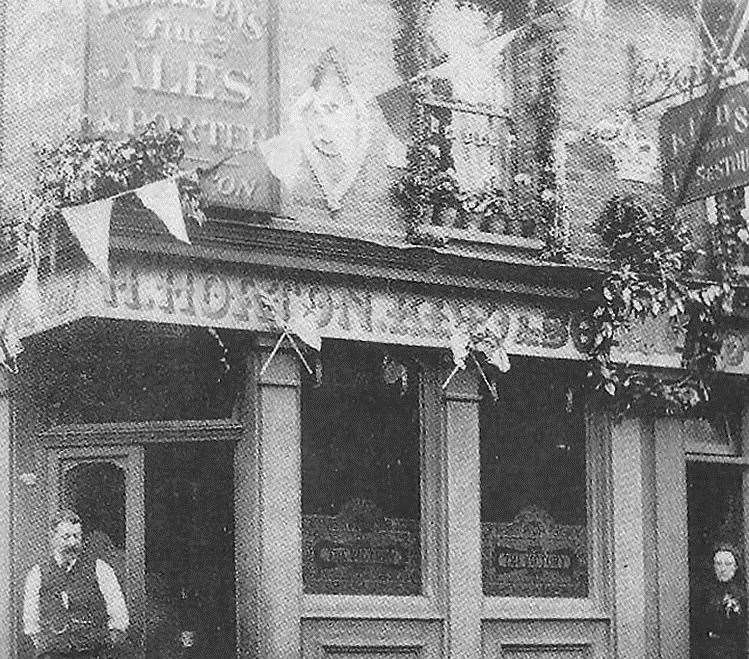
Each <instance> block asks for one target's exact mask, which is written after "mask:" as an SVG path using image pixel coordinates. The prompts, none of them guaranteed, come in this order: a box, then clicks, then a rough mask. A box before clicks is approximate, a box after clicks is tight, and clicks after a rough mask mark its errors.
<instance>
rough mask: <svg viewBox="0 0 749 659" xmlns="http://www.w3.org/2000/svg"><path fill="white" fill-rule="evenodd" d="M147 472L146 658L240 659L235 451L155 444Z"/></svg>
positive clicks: (149, 449) (215, 445)
mask: <svg viewBox="0 0 749 659" xmlns="http://www.w3.org/2000/svg"><path fill="white" fill-rule="evenodd" d="M144 472H145V473H144V477H145V488H144V500H145V581H146V602H147V604H146V608H147V610H146V629H145V638H146V657H153V658H154V659H155V658H157V657H159V658H160V657H182V656H186V655H187V656H190V657H226V658H227V659H228V658H231V657H234V656H235V653H236V647H235V646H236V643H235V615H236V613H235V597H234V497H233V487H234V483H233V481H234V473H233V444H231V443H228V442H212V441H208V442H203V441H201V442H185V443H164V444H151V445H148V446H146V449H145V460H144Z"/></svg>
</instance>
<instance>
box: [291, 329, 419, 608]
mask: <svg viewBox="0 0 749 659" xmlns="http://www.w3.org/2000/svg"><path fill="white" fill-rule="evenodd" d="M383 357H384V353H383V352H382V351H380V350H375V349H369V348H362V347H353V346H351V345H347V344H343V343H335V344H331V345H326V346H324V349H323V356H322V363H323V377H322V383H321V384H320V385H319V386H316V383H314V382H311V381H310V382H306V383H305V385H304V387H303V394H302V516H303V520H302V541H303V577H304V591H305V592H306V593H328V594H359V595H414V594H418V593H420V592H421V542H420V496H419V489H420V468H419V460H420V433H419V406H418V387H417V378H416V375H415V373H413V372H412V370H410V369H407V368H406V367H404V366H402V365H401V364H400V363H399V362H393V361H386V362H385V363H383Z"/></svg>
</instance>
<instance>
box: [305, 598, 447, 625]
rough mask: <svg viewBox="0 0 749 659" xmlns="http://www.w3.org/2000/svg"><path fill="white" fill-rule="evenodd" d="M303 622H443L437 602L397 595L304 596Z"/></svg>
mask: <svg viewBox="0 0 749 659" xmlns="http://www.w3.org/2000/svg"><path fill="white" fill-rule="evenodd" d="M302 617H304V618H360V619H362V618H368V619H389V618H408V619H411V620H441V619H442V618H443V616H442V614H441V613H440V612H439V611H438V610H437V607H436V605H435V603H434V601H433V600H432V599H430V598H428V597H423V596H406V597H397V596H394V595H304V596H303V598H302Z"/></svg>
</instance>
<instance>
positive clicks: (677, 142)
mask: <svg viewBox="0 0 749 659" xmlns="http://www.w3.org/2000/svg"><path fill="white" fill-rule="evenodd" d="M706 105H707V99H706V97H704V96H702V97H700V98H697V99H694V100H692V101H689V102H688V103H684V104H683V105H679V106H677V107H674V108H671V109H670V110H668V111H666V112H665V113H664V115H663V117H662V118H661V123H660V143H661V160H662V165H663V186H664V191H665V192H666V194H667V195H668V196H669V197H671V198H672V199H675V198H676V197H677V196H678V194H679V190H680V188H681V185H682V181H683V180H684V175H685V171H686V168H687V164H688V162H689V158H690V155H691V152H692V150H693V149H694V147H695V145H696V144H697V141H698V137H699V132H700V126H701V123H702V119H703V117H704V115H705V108H706ZM748 184H749V83H743V84H740V85H734V86H733V87H729V88H727V89H725V90H723V95H722V97H721V99H720V101H719V102H718V105H717V107H716V109H715V114H714V117H713V128H712V130H711V131H710V133H709V135H708V137H707V139H706V140H705V142H704V146H703V147H702V149H701V150H700V155H699V161H698V164H697V169H696V171H695V173H694V177H693V178H692V181H691V183H690V185H689V188H688V190H687V192H686V195H685V197H684V200H683V201H684V203H686V202H688V201H694V200H696V199H703V198H705V197H709V196H711V195H714V194H716V193H718V192H721V191H723V190H728V189H731V188H737V187H743V186H746V185H748Z"/></svg>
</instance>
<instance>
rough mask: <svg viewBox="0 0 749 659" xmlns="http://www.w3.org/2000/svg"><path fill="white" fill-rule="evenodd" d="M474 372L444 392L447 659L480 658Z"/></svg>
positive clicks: (457, 379)
mask: <svg viewBox="0 0 749 659" xmlns="http://www.w3.org/2000/svg"><path fill="white" fill-rule="evenodd" d="M479 400H480V399H479V395H478V381H477V376H476V372H475V371H474V370H472V369H468V370H466V371H462V372H460V373H458V374H457V375H456V376H455V377H453V379H452V381H451V382H450V386H449V387H448V389H447V392H446V393H445V415H444V419H445V443H446V447H447V541H448V575H449V576H448V591H449V599H448V601H449V606H448V611H449V633H448V648H449V649H448V654H447V656H449V657H480V656H481V604H482V588H481V519H480V516H481V505H480V501H481V491H480V485H479V482H480V468H481V460H480V453H479Z"/></svg>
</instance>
